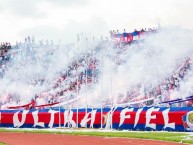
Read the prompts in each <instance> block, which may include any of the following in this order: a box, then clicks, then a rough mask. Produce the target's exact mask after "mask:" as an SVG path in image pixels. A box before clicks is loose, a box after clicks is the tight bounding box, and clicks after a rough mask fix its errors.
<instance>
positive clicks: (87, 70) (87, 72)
mask: <svg viewBox="0 0 193 145" xmlns="http://www.w3.org/2000/svg"><path fill="white" fill-rule="evenodd" d="M87 41H88V40H87V37H86V50H87V51H86V110H85V111H86V112H85V113H86V114H87V112H88V98H87V97H88V96H87V81H88V72H87V71H88V55H89V54H88V53H89V52H88V44H87ZM86 128H87V122H86Z"/></svg>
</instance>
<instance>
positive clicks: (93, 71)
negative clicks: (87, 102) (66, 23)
mask: <svg viewBox="0 0 193 145" xmlns="http://www.w3.org/2000/svg"><path fill="white" fill-rule="evenodd" d="M94 46H95V44H94V36H93V49H92V62H93V64H92V66H93V67H92V82H91V83H92V85H91V86H92V94H91V95H92V96H91V97H92V111H93V84H94V81H95V78H94V77H95V76H94V73H95V70H94V48H95V47H94ZM92 128H93V125H92Z"/></svg>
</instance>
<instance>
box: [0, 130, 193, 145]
mask: <svg viewBox="0 0 193 145" xmlns="http://www.w3.org/2000/svg"><path fill="white" fill-rule="evenodd" d="M0 132H24V133H49V134H52V133H54V134H69V135H89V136H103V137H125V138H140V139H153V140H162V141H172V142H182V143H188V144H193V136H191V135H189V134H187V133H177V132H156V131H155V132H153V131H151V132H146V131H144V132H133V131H132V132H130V131H105V132H104V131H102V130H94V131H93V130H91V131H88V130H86V131H84V130H71V131H69V130H68V131H67V130H65V129H60V130H58V131H57V130H53V131H51V130H41V129H37V130H24V129H0ZM0 141H1V140H0ZM0 145H1V144H0Z"/></svg>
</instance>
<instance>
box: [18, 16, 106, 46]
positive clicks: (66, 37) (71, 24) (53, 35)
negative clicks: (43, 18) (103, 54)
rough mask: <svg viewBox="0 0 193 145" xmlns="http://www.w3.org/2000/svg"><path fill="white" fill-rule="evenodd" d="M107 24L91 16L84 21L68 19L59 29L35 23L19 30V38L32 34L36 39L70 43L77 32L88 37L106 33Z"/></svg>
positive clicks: (74, 39) (73, 40) (74, 38)
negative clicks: (35, 24)
mask: <svg viewBox="0 0 193 145" xmlns="http://www.w3.org/2000/svg"><path fill="white" fill-rule="evenodd" d="M107 28H108V26H107V24H106V22H105V20H104V19H101V18H96V17H92V18H91V19H90V20H88V21H85V22H76V21H74V20H70V21H68V23H67V24H66V25H65V26H64V27H63V28H61V29H59V28H57V27H54V26H51V25H46V24H44V25H37V26H34V27H29V28H26V29H23V30H22V31H20V33H19V35H20V37H21V38H25V37H27V36H28V35H29V36H31V35H34V36H35V37H36V36H37V37H36V38H37V39H38V40H40V39H44V40H45V39H48V40H54V41H55V42H57V41H58V40H62V41H63V42H65V43H72V42H75V41H76V37H77V34H78V33H83V32H84V34H86V35H88V36H90V37H93V36H95V37H98V38H99V37H100V36H101V35H102V34H103V33H105V34H108V31H107Z"/></svg>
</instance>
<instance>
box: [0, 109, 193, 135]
mask: <svg viewBox="0 0 193 145" xmlns="http://www.w3.org/2000/svg"><path fill="white" fill-rule="evenodd" d="M77 126H78V127H87V128H101V127H102V128H105V129H119V130H142V131H143V130H147V131H150V130H157V131H161V130H165V131H181V132H182V131H193V107H184V108H158V107H151V108H148V107H144V108H130V107H126V108H103V109H102V110H101V109H100V108H94V109H91V108H88V109H78V110H77V109H72V110H64V109H60V111H59V109H44V110H0V127H14V128H53V127H73V128H75V127H77Z"/></svg>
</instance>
